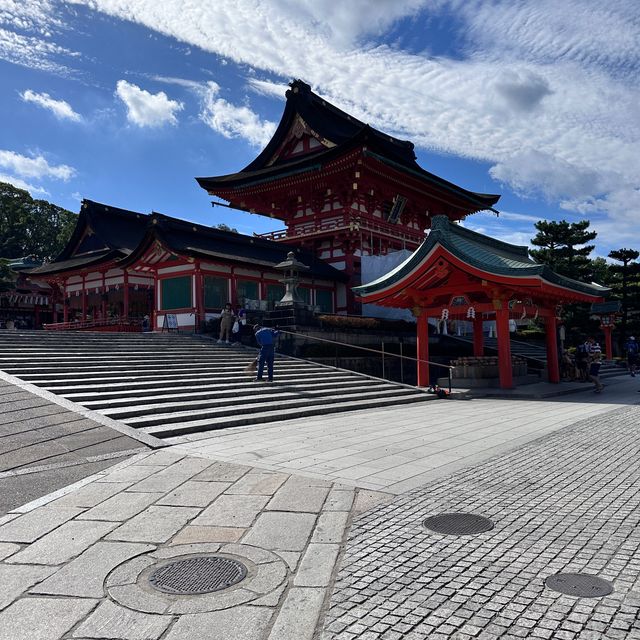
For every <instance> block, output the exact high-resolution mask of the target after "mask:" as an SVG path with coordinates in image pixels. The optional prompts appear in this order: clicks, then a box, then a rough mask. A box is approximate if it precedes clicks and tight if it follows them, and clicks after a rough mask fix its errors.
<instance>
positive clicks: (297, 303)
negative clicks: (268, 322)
mask: <svg viewBox="0 0 640 640" xmlns="http://www.w3.org/2000/svg"><path fill="white" fill-rule="evenodd" d="M274 268H275V269H277V270H278V271H282V272H283V274H284V277H283V278H282V280H280V282H282V284H284V286H285V292H284V296H282V300H280V302H276V305H275V306H276V307H301V306H304V301H302V300H301V299H300V298H299V297H298V291H297V289H298V284H299V283H300V277H299V272H300V271H306V270H307V269H309V267H308V266H307V265H306V264H302V262H299V261H298V260H296V257H295V255H294V253H293V251H289V253H288V254H287V259H286V260H284V261H283V262H280V263H279V264H277V265H276V266H275V267H274Z"/></svg>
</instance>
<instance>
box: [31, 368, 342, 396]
mask: <svg viewBox="0 0 640 640" xmlns="http://www.w3.org/2000/svg"><path fill="white" fill-rule="evenodd" d="M337 375H339V374H338V373H336V372H335V371H333V370H331V369H327V370H324V371H321V372H318V373H313V372H309V373H307V372H304V373H282V374H280V373H278V379H280V380H283V381H297V380H306V379H314V378H316V377H319V376H322V377H323V378H324V379H331V378H334V377H336V376H337ZM237 378H238V376H237V375H235V376H219V377H216V378H214V377H213V376H209V377H208V378H207V379H206V380H205V381H203V379H202V378H194V377H167V378H162V379H159V378H158V377H157V376H152V377H150V378H144V377H143V378H140V377H134V376H122V377H120V378H115V379H113V380H111V381H98V380H95V379H94V380H91V384H82V380H80V381H75V382H73V381H69V380H61V381H58V382H56V381H55V380H54V381H52V382H44V383H39V382H37V381H34V380H31V381H30V382H31V383H32V384H35V385H37V386H41V387H44V388H45V389H47V390H48V391H51V392H53V393H58V394H64V393H72V392H74V391H82V390H99V389H106V388H108V387H111V388H112V389H136V388H145V387H146V388H150V387H155V388H158V387H161V386H162V385H164V387H165V388H167V389H171V388H173V387H180V386H190V385H194V384H198V383H200V384H203V382H212V381H213V380H215V381H216V383H218V384H226V383H228V382H233V381H234V380H237ZM72 382H73V384H72Z"/></svg>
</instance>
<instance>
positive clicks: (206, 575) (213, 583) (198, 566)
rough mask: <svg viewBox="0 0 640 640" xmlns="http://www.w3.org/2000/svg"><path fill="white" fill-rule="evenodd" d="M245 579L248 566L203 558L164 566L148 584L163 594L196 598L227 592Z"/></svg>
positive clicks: (150, 578) (224, 559) (221, 559)
mask: <svg viewBox="0 0 640 640" xmlns="http://www.w3.org/2000/svg"><path fill="white" fill-rule="evenodd" d="M246 576H247V567H245V566H244V565H243V564H242V563H241V562H238V561H237V560H231V559H230V558H223V557H220V556H201V557H198V558H188V559H186V560H178V561H177V562H172V563H170V564H165V565H163V566H162V567H160V568H159V569H156V570H155V571H154V572H153V573H152V574H151V575H150V576H149V582H150V583H151V586H152V587H153V588H154V589H157V590H158V591H164V593H173V594H179V595H195V594H198V593H211V592H213V591H221V590H222V589H228V588H229V587H231V586H233V585H234V584H238V582H241V581H242V580H244V579H245V577H246Z"/></svg>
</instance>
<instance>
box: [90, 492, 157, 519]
mask: <svg viewBox="0 0 640 640" xmlns="http://www.w3.org/2000/svg"><path fill="white" fill-rule="evenodd" d="M107 486H110V485H107ZM115 486H119V485H118V484H116V485H115ZM161 497H162V494H161V493H129V492H127V491H121V492H120V493H118V494H116V495H114V496H112V497H111V498H108V499H107V500H105V501H104V502H102V503H100V504H99V505H97V506H95V507H93V508H92V509H89V510H88V511H85V512H84V513H83V514H82V515H80V516H79V518H80V519H83V520H109V521H117V522H124V521H125V520H129V519H130V518H133V517H134V516H135V515H137V514H138V513H140V512H141V511H144V510H145V509H146V508H147V507H148V506H150V505H151V504H153V503H154V502H155V501H156V500H159V499H160V498H161Z"/></svg>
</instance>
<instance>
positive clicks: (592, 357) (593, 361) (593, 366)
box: [584, 336, 604, 393]
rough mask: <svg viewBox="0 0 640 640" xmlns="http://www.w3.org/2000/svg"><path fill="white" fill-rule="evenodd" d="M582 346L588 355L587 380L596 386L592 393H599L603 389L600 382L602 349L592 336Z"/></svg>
mask: <svg viewBox="0 0 640 640" xmlns="http://www.w3.org/2000/svg"><path fill="white" fill-rule="evenodd" d="M584 344H585V348H586V350H587V353H588V354H589V380H590V381H591V382H593V383H594V384H595V385H596V388H595V389H594V393H600V392H601V391H602V390H603V389H604V385H603V384H602V382H600V365H601V359H602V349H601V348H600V345H599V344H598V343H597V342H596V339H595V338H594V337H593V336H589V337H588V338H587V341H586V342H585V343H584Z"/></svg>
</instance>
